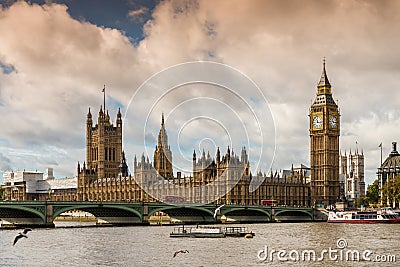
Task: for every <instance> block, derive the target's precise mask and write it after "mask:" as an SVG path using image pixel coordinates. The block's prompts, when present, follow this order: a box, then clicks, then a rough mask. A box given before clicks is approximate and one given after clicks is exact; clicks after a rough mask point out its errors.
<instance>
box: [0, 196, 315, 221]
mask: <svg viewBox="0 0 400 267" xmlns="http://www.w3.org/2000/svg"><path fill="white" fill-rule="evenodd" d="M217 208H218V209H217ZM73 210H79V211H85V212H88V213H91V214H92V215H93V216H95V217H96V218H97V219H99V220H101V221H102V222H105V223H108V224H111V225H140V224H142V225H146V224H149V218H150V217H151V216H153V215H156V214H159V212H163V213H165V214H167V215H169V217H170V218H171V219H173V220H174V221H175V222H178V223H183V224H192V223H220V222H221V217H222V216H225V218H226V219H227V220H228V221H230V222H237V223H255V222H260V223H261V222H299V221H315V220H319V218H320V216H318V211H317V210H315V209H313V208H310V207H289V206H251V205H233V204H232V205H223V206H221V207H218V205H215V204H205V205H194V204H184V205H182V204H176V205H174V204H172V205H171V204H166V203H162V202H104V201H103V202H101V201H98V202H96V201H93V202H92V201H90V202H79V201H5V202H0V219H2V220H3V221H5V222H9V223H12V224H14V225H16V226H35V227H54V220H55V219H56V217H58V216H60V215H61V214H62V213H64V212H68V211H73Z"/></svg>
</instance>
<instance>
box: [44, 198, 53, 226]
mask: <svg viewBox="0 0 400 267" xmlns="http://www.w3.org/2000/svg"><path fill="white" fill-rule="evenodd" d="M44 224H45V225H44V227H49V228H54V227H55V225H54V221H53V205H52V204H51V203H49V202H47V201H46V221H45V222H44Z"/></svg>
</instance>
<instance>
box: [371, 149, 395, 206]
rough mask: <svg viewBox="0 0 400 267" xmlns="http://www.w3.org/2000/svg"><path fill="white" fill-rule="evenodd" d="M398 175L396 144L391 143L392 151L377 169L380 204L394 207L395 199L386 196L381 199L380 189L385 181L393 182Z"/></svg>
mask: <svg viewBox="0 0 400 267" xmlns="http://www.w3.org/2000/svg"><path fill="white" fill-rule="evenodd" d="M399 174H400V154H399V152H398V151H397V143H396V142H392V151H391V152H390V154H389V156H388V157H387V158H386V159H385V161H384V162H383V163H382V165H381V166H380V167H379V168H378V172H377V175H378V182H379V192H380V197H381V204H382V205H388V206H393V207H394V206H396V199H394V198H393V199H390V198H389V197H388V196H387V197H386V199H384V198H383V194H382V189H383V186H384V185H385V184H386V183H387V181H394V179H395V177H396V176H397V175H399Z"/></svg>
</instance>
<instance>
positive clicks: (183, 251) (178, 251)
mask: <svg viewBox="0 0 400 267" xmlns="http://www.w3.org/2000/svg"><path fill="white" fill-rule="evenodd" d="M179 253H189V250H187V249H185V250H183V249H181V250H177V251H175V253H174V256H173V257H172V258H175V257H176V255H178V254H179Z"/></svg>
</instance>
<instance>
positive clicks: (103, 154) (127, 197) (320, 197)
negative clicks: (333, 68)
mask: <svg viewBox="0 0 400 267" xmlns="http://www.w3.org/2000/svg"><path fill="white" fill-rule="evenodd" d="M160 115H161V123H160V130H159V133H158V140H157V144H156V146H155V149H154V156H153V159H152V161H151V159H149V158H148V157H145V156H144V154H142V156H139V157H136V156H135V157H134V159H133V172H131V173H130V171H129V168H128V163H127V160H126V157H125V153H124V151H123V148H122V125H123V121H122V116H121V111H120V110H118V113H117V115H116V124H115V125H114V124H113V123H112V122H111V121H110V115H109V113H108V110H103V107H102V106H101V107H100V110H99V112H98V116H97V122H96V123H94V121H93V117H92V114H91V110H90V109H89V111H88V113H87V118H86V160H85V161H84V162H83V164H80V163H78V166H77V177H76V178H75V179H76V184H75V186H70V187H74V188H62V187H58V188H57V187H52V190H51V193H49V194H47V192H46V191H45V192H43V190H42V192H34V190H27V189H28V188H27V185H26V184H25V185H22V186H21V187H20V188H18V190H20V191H18V192H15V185H14V187H13V188H14V189H13V190H12V189H11V187H12V186H11V185H10V186H9V187H8V186H7V184H5V187H4V188H6V191H7V190H8V191H7V192H8V194H9V196H10V197H12V198H13V199H21V200H31V199H38V200H39V199H48V198H50V199H52V200H78V201H133V202H137V201H147V202H151V201H166V199H165V198H166V197H169V198H172V197H176V199H178V201H182V202H184V203H203V204H206V203H215V204H246V205H260V203H262V200H273V201H275V202H276V203H278V204H281V205H291V206H311V205H315V204H316V203H322V204H333V203H335V202H336V200H337V198H338V197H339V136H340V114H339V109H338V106H337V104H336V103H335V101H334V100H333V97H332V91H331V85H330V83H329V80H328V77H327V74H326V70H325V62H324V64H323V69H322V75H321V78H320V81H319V83H318V85H317V96H316V99H315V101H314V102H313V104H312V106H311V107H310V110H309V133H310V164H311V166H310V168H307V167H305V166H304V165H301V166H300V167H299V168H294V167H293V166H292V168H291V169H290V170H286V171H280V172H278V171H275V172H273V171H272V170H271V171H270V172H269V173H268V174H266V173H261V172H258V173H251V171H250V162H249V157H248V154H247V151H246V148H245V147H242V149H241V151H240V154H236V153H235V152H234V151H233V149H232V148H230V147H227V148H226V149H224V151H223V150H222V149H221V150H220V148H218V149H217V151H216V155H213V156H211V155H210V154H209V153H205V151H203V152H202V153H201V154H200V155H197V154H196V152H195V151H194V153H193V158H192V159H193V162H192V164H193V166H192V174H191V175H190V176H183V175H182V174H181V173H180V172H177V173H176V175H174V172H173V168H172V163H173V153H172V151H171V149H170V146H169V143H168V133H167V128H166V125H165V123H164V115H163V114H160ZM55 180H62V179H55ZM3 182H4V179H3ZM48 183H49V186H51V181H49V182H48ZM252 184H257V185H259V186H257V187H256V188H253V187H252ZM16 194H17V195H16ZM176 199H174V201H176ZM167 202H168V201H167Z"/></svg>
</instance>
